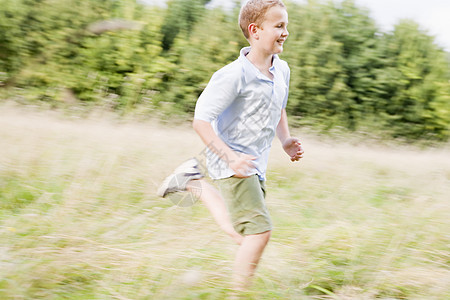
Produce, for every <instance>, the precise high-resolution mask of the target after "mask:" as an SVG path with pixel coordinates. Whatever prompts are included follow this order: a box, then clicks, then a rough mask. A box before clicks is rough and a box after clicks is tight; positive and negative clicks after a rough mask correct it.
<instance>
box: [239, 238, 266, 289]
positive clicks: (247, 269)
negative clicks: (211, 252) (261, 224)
mask: <svg viewBox="0 0 450 300" xmlns="http://www.w3.org/2000/svg"><path fill="white" fill-rule="evenodd" d="M270 234H271V231H266V232H263V233H259V234H250V235H247V236H245V237H244V239H243V240H242V243H241V245H240V247H239V249H238V251H237V253H236V258H235V261H234V268H233V289H234V290H236V291H245V290H246V289H247V288H248V287H249V286H250V282H251V279H252V277H253V274H254V273H255V270H256V267H257V265H258V262H259V260H260V258H261V255H262V253H263V251H264V248H265V247H266V245H267V243H268V242H269V238H270Z"/></svg>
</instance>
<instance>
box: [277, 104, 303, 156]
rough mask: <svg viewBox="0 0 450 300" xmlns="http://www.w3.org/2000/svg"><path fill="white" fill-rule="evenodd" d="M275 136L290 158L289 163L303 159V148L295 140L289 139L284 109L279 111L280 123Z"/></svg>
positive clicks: (297, 140)
mask: <svg viewBox="0 0 450 300" xmlns="http://www.w3.org/2000/svg"><path fill="white" fill-rule="evenodd" d="M277 136H278V138H279V139H280V142H281V145H282V146H283V149H284V151H285V152H286V153H287V154H288V155H289V156H290V158H291V161H298V160H300V159H301V158H302V157H303V153H304V151H303V148H302V145H301V143H300V141H299V139H297V138H293V137H291V134H290V133H289V125H288V120H287V114H286V109H284V108H283V109H282V110H281V118H280V122H278V126H277Z"/></svg>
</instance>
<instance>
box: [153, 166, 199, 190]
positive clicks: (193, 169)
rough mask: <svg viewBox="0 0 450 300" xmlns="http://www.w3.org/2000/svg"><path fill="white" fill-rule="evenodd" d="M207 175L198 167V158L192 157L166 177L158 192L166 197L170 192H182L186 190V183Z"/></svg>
mask: <svg viewBox="0 0 450 300" xmlns="http://www.w3.org/2000/svg"><path fill="white" fill-rule="evenodd" d="M203 177H205V175H203V174H202V173H201V171H200V169H199V168H198V160H197V159H196V158H191V159H190V160H188V161H186V162H184V163H182V164H181V165H180V166H179V167H178V168H176V169H175V171H174V172H173V173H172V174H171V175H170V176H168V177H167V178H166V179H164V181H163V183H162V184H161V186H160V187H159V189H158V191H157V192H156V194H157V195H158V196H160V197H165V196H167V194H169V193H174V192H181V191H185V190H186V184H187V183H188V182H189V181H191V180H194V179H200V178H203Z"/></svg>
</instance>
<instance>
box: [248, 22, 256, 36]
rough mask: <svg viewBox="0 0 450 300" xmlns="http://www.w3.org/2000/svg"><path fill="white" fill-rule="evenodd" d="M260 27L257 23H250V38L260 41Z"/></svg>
mask: <svg viewBox="0 0 450 300" xmlns="http://www.w3.org/2000/svg"><path fill="white" fill-rule="evenodd" d="M258 29H259V28H258V25H256V24H255V23H250V24H249V25H248V34H249V35H250V37H252V38H254V39H255V40H258V39H259V35H258Z"/></svg>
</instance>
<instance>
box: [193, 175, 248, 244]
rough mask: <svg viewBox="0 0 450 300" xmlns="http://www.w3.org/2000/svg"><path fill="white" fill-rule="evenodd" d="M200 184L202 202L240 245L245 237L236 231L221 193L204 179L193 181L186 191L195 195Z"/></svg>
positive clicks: (223, 228) (221, 226)
mask: <svg viewBox="0 0 450 300" xmlns="http://www.w3.org/2000/svg"><path fill="white" fill-rule="evenodd" d="M199 184H200V189H201V193H200V195H199V198H200V200H201V201H202V202H203V203H204V204H205V206H206V207H207V208H208V210H209V211H210V213H211V215H212V216H213V218H214V220H215V221H216V222H217V224H218V225H219V226H220V228H222V230H223V231H225V233H227V234H228V235H229V236H231V238H232V239H233V240H234V241H235V242H236V243H237V244H239V245H240V244H241V243H242V240H243V238H244V237H243V236H242V235H240V234H239V233H237V232H236V230H234V228H233V225H232V224H231V219H230V216H229V214H228V210H227V208H226V206H225V201H224V200H223V198H222V196H221V195H220V193H219V191H217V189H216V188H214V187H213V186H212V185H211V184H209V183H208V182H207V181H206V180H204V179H198V180H195V181H194V180H192V181H191V182H189V183H188V184H187V185H186V189H187V190H188V191H192V192H193V193H195V190H197V189H198V188H199ZM191 189H193V190H191Z"/></svg>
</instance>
